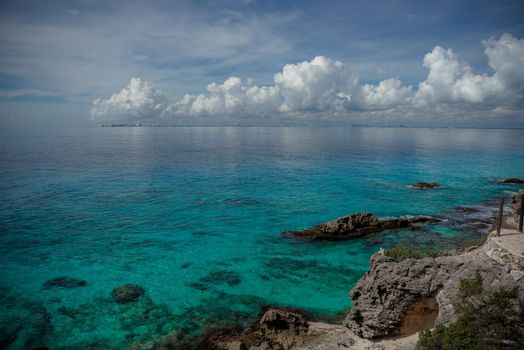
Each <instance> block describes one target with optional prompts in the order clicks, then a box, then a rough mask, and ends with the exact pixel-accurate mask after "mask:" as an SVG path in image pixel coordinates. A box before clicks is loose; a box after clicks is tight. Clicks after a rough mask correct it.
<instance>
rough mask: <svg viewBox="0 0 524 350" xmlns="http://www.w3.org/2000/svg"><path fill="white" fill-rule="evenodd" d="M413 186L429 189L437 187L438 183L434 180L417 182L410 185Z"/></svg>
mask: <svg viewBox="0 0 524 350" xmlns="http://www.w3.org/2000/svg"><path fill="white" fill-rule="evenodd" d="M411 187H413V188H420V189H431V188H438V187H440V185H439V184H438V183H436V182H417V183H416V184H414V185H411Z"/></svg>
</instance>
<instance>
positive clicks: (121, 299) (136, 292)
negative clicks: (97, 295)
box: [111, 284, 146, 304]
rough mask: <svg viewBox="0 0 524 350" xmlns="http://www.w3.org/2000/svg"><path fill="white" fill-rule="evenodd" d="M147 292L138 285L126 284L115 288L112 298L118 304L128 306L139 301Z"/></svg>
mask: <svg viewBox="0 0 524 350" xmlns="http://www.w3.org/2000/svg"><path fill="white" fill-rule="evenodd" d="M145 292H146V291H145V290H144V288H142V287H140V286H139V285H138V284H125V285H123V286H120V287H116V288H114V289H113V291H112V292H111V296H112V297H113V299H114V300H115V301H116V302H117V303H119V304H126V303H130V302H132V301H135V300H137V299H138V298H139V297H140V296H142V295H144V293H145Z"/></svg>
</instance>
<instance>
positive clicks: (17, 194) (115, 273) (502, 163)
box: [0, 127, 524, 349]
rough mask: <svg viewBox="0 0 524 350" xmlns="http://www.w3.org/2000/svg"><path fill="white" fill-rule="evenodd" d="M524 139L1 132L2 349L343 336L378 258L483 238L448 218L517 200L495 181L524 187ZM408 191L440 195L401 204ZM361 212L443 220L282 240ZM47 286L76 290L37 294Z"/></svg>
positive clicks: (356, 133)
mask: <svg viewBox="0 0 524 350" xmlns="http://www.w3.org/2000/svg"><path fill="white" fill-rule="evenodd" d="M523 133H524V131H522V130H466V129H462V130H459V129H387V128H385V129H381V128H348V129H336V128H196V127H195V128H88V129H83V130H51V131H41V130H2V131H1V132H0V136H1V139H0V146H1V150H2V152H1V154H0V180H1V181H0V196H1V198H2V201H1V202H0V242H1V244H0V262H1V271H2V272H1V276H0V277H1V278H0V283H1V284H0V288H1V290H2V293H0V295H1V297H0V299H1V300H0V310H1V314H0V315H1V319H0V322H2V326H1V327H0V328H2V329H4V331H3V333H2V338H0V342H3V343H1V344H2V345H5V346H10V347H9V348H10V349H19V348H20V349H21V348H31V347H37V346H40V345H43V344H45V345H47V346H49V347H50V348H80V347H89V346H92V347H94V348H100V347H104V346H105V347H114V348H123V347H125V346H126V345H128V344H132V343H133V342H136V341H147V340H151V339H154V338H156V337H159V336H161V335H164V334H167V333H169V332H170V331H171V330H173V329H178V330H180V331H181V334H196V333H198V332H199V331H200V330H201V329H202V328H203V327H210V326H222V325H223V324H224V322H238V321H243V322H247V320H249V319H250V318H252V317H254V316H255V315H256V314H257V313H258V312H259V310H260V307H261V306H263V305H268V304H271V305H275V304H276V305H285V306H290V307H297V308H302V309H305V310H307V311H309V312H310V313H312V314H313V315H315V316H316V317H321V318H322V317H324V318H333V317H335V318H336V316H337V315H340V314H341V313H343V311H344V309H346V308H348V307H350V306H351V301H350V299H349V298H348V296H347V292H348V291H349V290H350V289H351V288H352V286H353V285H354V284H355V283H356V281H357V280H358V278H360V276H361V275H362V274H363V273H364V272H365V271H366V270H367V268H368V260H369V257H370V256H371V254H373V253H374V252H375V251H377V250H378V248H379V247H387V246H394V245H399V244H403V245H410V246H431V247H451V246H453V245H454V244H456V243H457V241H458V240H462V239H469V238H473V237H477V236H479V235H481V234H483V233H484V232H483V231H485V228H482V229H474V228H473V227H472V226H470V225H468V224H467V223H465V222H464V220H463V219H461V218H462V217H463V214H457V212H456V211H455V210H454V208H456V207H458V206H461V205H482V202H484V201H486V200H489V199H492V198H494V197H496V196H498V195H500V194H501V193H503V192H504V191H506V193H510V192H511V191H515V190H516V187H515V186H512V185H502V184H500V183H497V180H498V179H501V178H505V177H524V165H523V164H524V151H523V150H524V137H522V135H523ZM417 181H436V182H438V183H440V184H442V185H443V186H444V188H442V189H437V190H417V189H413V188H409V187H408V185H409V184H412V183H415V182H417ZM488 204H489V205H493V203H488ZM489 205H488V206H489ZM484 206H485V205H484ZM359 211H371V212H374V213H376V214H377V215H379V216H398V215H406V214H411V215H415V214H427V215H437V216H440V217H443V218H446V220H445V221H444V222H443V223H441V224H439V225H435V226H434V227H429V228H427V229H426V230H424V231H416V232H412V231H394V232H386V233H381V234H376V235H370V236H368V237H365V238H363V239H358V240H353V241H348V242H336V243H333V242H304V241H300V240H294V239H288V238H283V237H281V236H280V233H281V232H282V231H285V230H295V229H300V228H307V227H309V226H311V225H314V224H318V223H320V222H323V221H326V220H329V219H332V218H335V217H338V216H341V215H344V214H347V213H351V212H359ZM474 215H476V216H477V217H478V218H480V219H486V217H489V216H490V215H491V212H490V210H484V211H481V212H480V213H475V214H474ZM461 220H462V221H461ZM58 276H70V277H73V278H77V279H81V280H85V281H86V286H81V287H76V288H61V287H53V288H43V285H44V284H45V283H46V281H48V280H50V279H52V278H55V277H58ZM126 283H136V284H139V285H140V286H142V287H143V288H144V289H145V290H146V296H145V297H142V298H141V299H140V301H139V302H137V303H130V304H116V303H115V302H114V301H113V300H112V299H111V294H110V293H111V290H112V289H113V288H114V287H116V286H119V285H122V284H126Z"/></svg>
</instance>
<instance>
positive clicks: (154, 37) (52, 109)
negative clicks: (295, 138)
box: [0, 0, 524, 127]
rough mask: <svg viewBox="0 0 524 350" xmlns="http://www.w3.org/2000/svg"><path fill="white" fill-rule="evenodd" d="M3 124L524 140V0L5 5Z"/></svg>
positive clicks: (6, 1)
mask: <svg viewBox="0 0 524 350" xmlns="http://www.w3.org/2000/svg"><path fill="white" fill-rule="evenodd" d="M0 123H1V125H3V126H6V125H15V126H24V125H36V126H52V127H56V126H60V125H79V126H88V125H96V124H97V123H143V124H149V123H153V124H160V125H272V126H277V125H307V126H323V125H341V126H344V125H397V124H404V125H408V126H448V125H453V126H458V127H460V126H462V127H524V2H523V1H521V0H520V1H509V0H499V1H479V0H477V1H466V0H465V1H448V0H444V1H422V0H418V1H369V0H365V1H359V0H355V1H262V0H244V1H240V0H238V1H219V0H216V1H167V0H164V1H162V0H160V1H147V2H146V1H110V0H105V1H87V0H76V1H60V0H57V1H24V0H17V1H10V0H3V1H2V2H1V3H0Z"/></svg>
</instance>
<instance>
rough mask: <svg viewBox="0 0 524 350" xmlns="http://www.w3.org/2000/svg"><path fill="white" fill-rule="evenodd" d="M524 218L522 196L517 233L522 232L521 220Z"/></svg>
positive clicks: (523, 200)
mask: <svg viewBox="0 0 524 350" xmlns="http://www.w3.org/2000/svg"><path fill="white" fill-rule="evenodd" d="M523 216H524V194H523V195H522V196H520V215H519V231H520V232H522V218H523Z"/></svg>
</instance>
